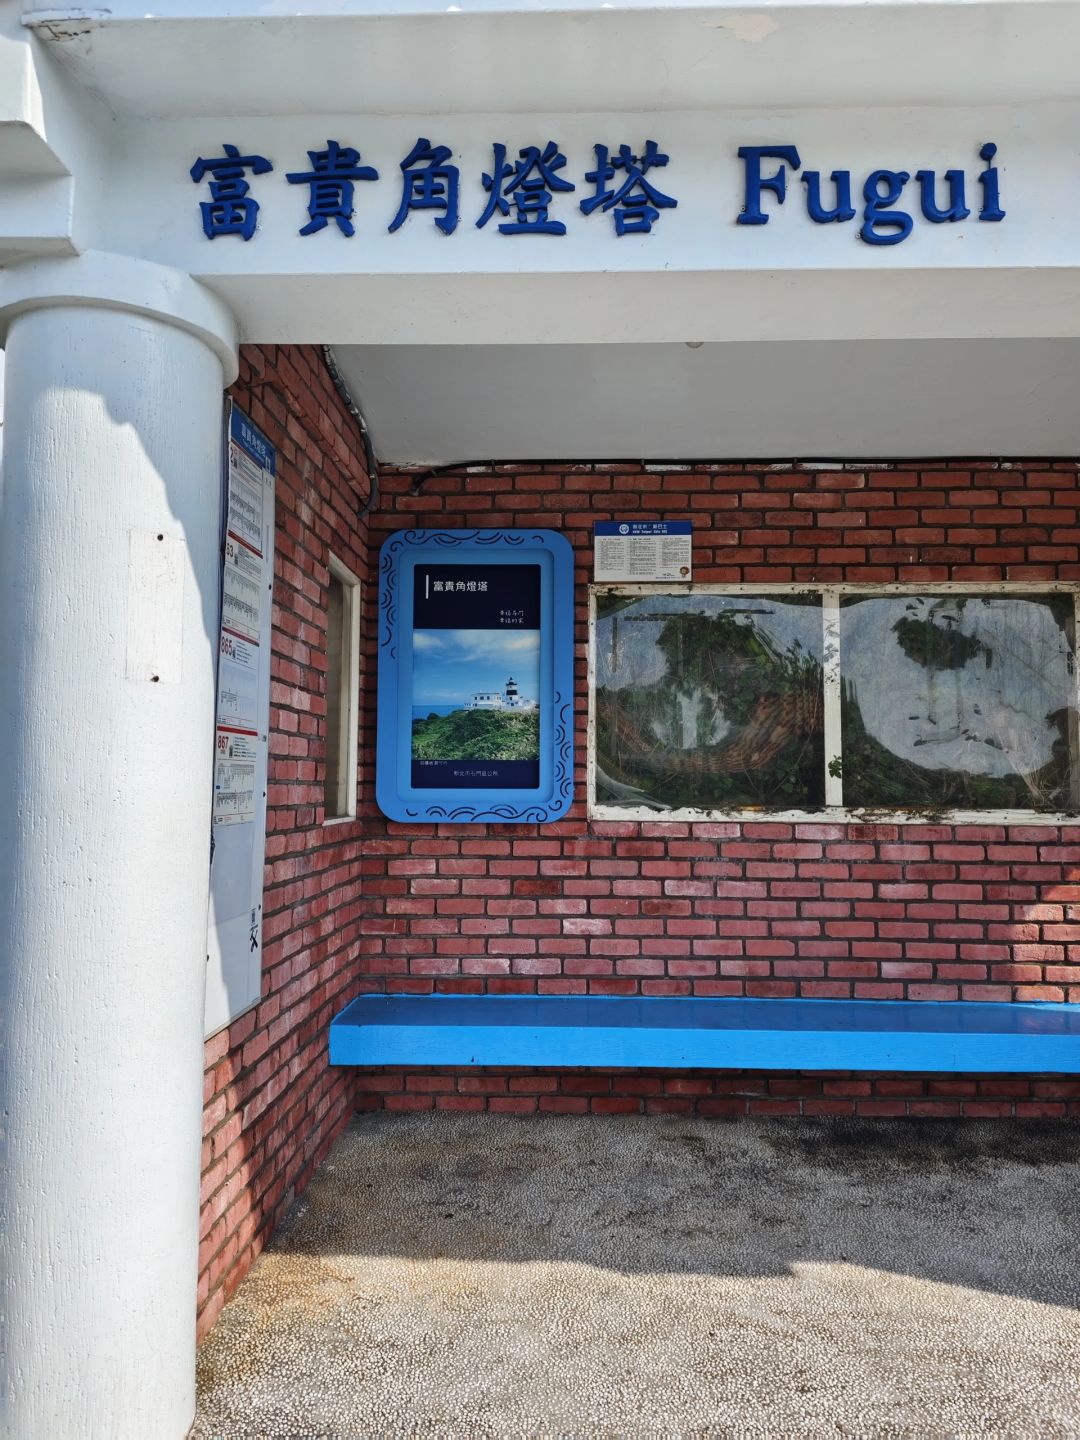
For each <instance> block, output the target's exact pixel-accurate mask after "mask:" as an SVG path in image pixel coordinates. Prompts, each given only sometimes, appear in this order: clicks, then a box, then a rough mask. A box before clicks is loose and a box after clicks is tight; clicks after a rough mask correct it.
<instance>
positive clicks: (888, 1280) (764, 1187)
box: [192, 1114, 1080, 1440]
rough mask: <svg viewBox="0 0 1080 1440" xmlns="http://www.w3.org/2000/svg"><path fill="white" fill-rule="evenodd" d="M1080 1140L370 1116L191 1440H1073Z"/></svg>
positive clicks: (220, 1363)
mask: <svg viewBox="0 0 1080 1440" xmlns="http://www.w3.org/2000/svg"><path fill="white" fill-rule="evenodd" d="M1078 1211H1080V1129H1078V1128H1076V1127H1073V1126H1066V1125H1043V1126H1039V1125H1030V1124H1029V1125H1019V1126H1018V1125H1013V1124H1011V1123H1005V1122H997V1123H993V1124H977V1123H973V1122H969V1123H967V1124H963V1125H952V1124H942V1123H934V1122H928V1121H923V1122H915V1123H913V1124H912V1123H904V1122H884V1121H881V1122H874V1123H865V1124H860V1123H857V1122H853V1121H808V1120H800V1121H793V1122H787V1121H740V1122H737V1123H734V1124H730V1123H722V1122H710V1121H690V1120H673V1119H645V1118H603V1119H601V1118H588V1117H585V1118H581V1119H579V1118H577V1117H569V1118H568V1117H554V1116H553V1117H546V1118H530V1119H520V1118H515V1117H507V1116H497V1115H468V1116H451V1115H447V1114H441V1115H420V1116H418V1115H402V1116H394V1115H385V1114H384V1115H374V1116H369V1117H366V1118H364V1119H359V1120H357V1121H356V1122H355V1123H354V1124H353V1126H352V1128H351V1129H350V1130H349V1131H348V1133H347V1134H346V1135H345V1136H344V1137H343V1138H342V1139H341V1140H340V1141H339V1142H338V1144H337V1145H336V1146H335V1148H334V1150H333V1151H332V1153H331V1155H330V1157H329V1159H328V1160H327V1162H326V1163H325V1164H324V1165H323V1167H322V1169H321V1170H320V1172H319V1174H318V1175H317V1177H316V1178H315V1180H314V1182H313V1183H312V1185H311V1186H310V1188H309V1190H308V1191H307V1193H306V1195H305V1196H304V1198H303V1200H302V1202H301V1203H300V1205H299V1206H298V1207H297V1209H296V1211H295V1212H294V1214H293V1216H292V1218H291V1219H290V1221H289V1223H288V1225H287V1226H286V1227H285V1228H284V1230H283V1231H282V1232H281V1233H280V1234H279V1236H278V1238H277V1240H276V1241H275V1243H274V1244H273V1246H272V1247H271V1248H270V1249H269V1250H268V1251H267V1252H266V1253H265V1254H264V1255H263V1257H262V1258H261V1260H260V1261H259V1263H258V1264H257V1265H256V1266H255V1268H254V1269H253V1270H252V1272H251V1274H250V1276H249V1277H248V1279H247V1280H246V1282H245V1283H244V1285H243V1286H242V1287H241V1289H240V1290H239V1292H238V1293H237V1295H236V1297H235V1298H234V1300H233V1301H232V1303H231V1304H230V1305H229V1306H228V1307H227V1308H226V1309H225V1311H224V1312H223V1314H222V1316H221V1318H220V1320H219V1321H218V1323H217V1325H216V1327H215V1328H214V1330H213V1331H212V1333H211V1334H210V1336H209V1337H208V1339H207V1340H206V1341H205V1342H204V1344H203V1346H202V1349H201V1352H200V1361H199V1388H200V1399H199V1410H198V1416H197V1419H196V1423H195V1427H194V1430H193V1431H192V1435H193V1436H194V1437H199V1440H209V1437H218V1436H222V1437H229V1440H232V1437H238V1436H265V1437H278V1436H281V1437H285V1436H288V1437H300V1436H304V1437H314V1436H320V1437H321V1436H327V1437H352V1436H371V1435H377V1436H384V1435H386V1436H389V1435H423V1436H429V1435H430V1436H436V1435H437V1436H467V1437H473V1436H478V1437H479V1436H500V1437H502V1436H646V1435H716V1436H729V1435H730V1436H739V1437H743V1436H745V1437H752V1436H800V1435H809V1436H817V1435H825V1436H832V1435H842V1436H912V1437H920V1440H924V1437H936V1436H976V1435H994V1436H1033V1437H1034V1436H1037V1437H1040V1440H1041V1437H1049V1436H1069V1437H1073V1436H1080V1308H1078V1307H1080V1223H1078Z"/></svg>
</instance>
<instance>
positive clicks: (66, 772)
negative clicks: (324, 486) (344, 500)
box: [0, 0, 1080, 1440]
mask: <svg viewBox="0 0 1080 1440" xmlns="http://www.w3.org/2000/svg"><path fill="white" fill-rule="evenodd" d="M1077 54H1080V0H972V3H965V4H957V3H953V0H911V3H899V0H871V3H869V4H865V3H864V4H849V3H817V0H789V3H773V0H762V3H759V4H757V5H745V4H739V5H736V4H728V3H723V0H712V3H700V4H699V3H665V0H650V3H637V0H616V3H599V0H595V3H594V0H567V3H563V4H558V3H519V4H516V5H515V4H509V3H503V0H464V3H462V4H460V5H458V4H454V5H440V4H429V3H427V0H415V3H409V4H403V5H396V4H379V3H377V0H312V3H309V4H306V5H305V4H291V5H282V4H279V3H272V0H231V3H228V4H212V3H203V4H199V3H195V0H167V3H163V4H160V5H158V6H156V7H155V8H152V9H151V10H149V11H148V10H147V7H146V6H145V5H136V4H134V3H131V0H117V3H114V4H112V5H111V6H110V7H109V8H108V9H100V10H99V9H94V8H89V9H86V8H82V9H72V10H64V9H40V8H34V7H32V6H30V5H28V4H26V3H23V0H0V340H2V344H3V347H4V353H5V360H6V365H5V370H4V387H5V388H4V427H3V437H4V443H3V471H2V477H3V478H2V491H0V505H2V508H0V703H2V720H3V725H2V731H3V738H2V740H0V746H2V752H0V753H2V754H3V759H4V763H3V767H2V774H3V779H4V783H3V785H0V937H2V943H3V944H4V945H5V946H6V947H7V948H6V953H5V954H4V955H3V976H4V985H3V1001H4V1005H3V1008H4V1011H5V1019H4V1023H5V1026H6V1036H5V1047H4V1060H3V1065H4V1071H3V1088H4V1094H3V1109H4V1114H5V1117H6V1119H5V1126H6V1145H7V1155H6V1159H5V1163H4V1166H3V1182H2V1183H3V1198H4V1226H5V1228H4V1232H3V1239H2V1242H0V1243H2V1247H3V1248H2V1252H0V1258H2V1281H3V1287H4V1288H3V1297H4V1300H3V1318H4V1328H5V1340H4V1353H3V1360H2V1365H3V1371H2V1384H3V1393H4V1397H5V1402H6V1418H5V1419H4V1422H3V1423H4V1426H5V1433H7V1434H10V1435H11V1436H13V1437H15V1436H17V1437H20V1440H34V1437H46V1436H48V1437H60V1436H66V1435H70V1436H77V1435H89V1434H94V1435H100V1436H136V1435H138V1436H162V1437H167V1440H173V1437H180V1436H182V1435H183V1434H184V1433H185V1430H186V1428H187V1426H188V1424H189V1423H190V1420H191V1416H192V1414H193V1408H194V1333H195V1332H194V1323H193V1305H194V1300H193V1297H194V1293H195V1278H196V1269H195V1266H196V1249H197V1240H198V1235H197V1226H198V1191H199V1166H200V1161H199V1135H200V1131H199V1120H200V1079H201V1073H202V1066H203V1052H202V1042H203V1028H202V1016H203V985H204V970H205V956H206V944H205V937H206V919H207V873H208V866H209V845H210V788H209V781H208V777H209V775H210V772H211V767H212V744H213V731H214V677H215V662H216V644H217V633H216V628H215V627H216V623H217V620H216V605H217V596H218V587H219V583H220V582H219V568H218V567H219V552H218V542H219V534H218V527H219V517H220V484H221V443H222V441H221V433H222V429H221V427H222V395H223V391H224V389H225V387H227V386H228V385H229V384H231V383H232V381H233V380H234V379H235V377H236V374H237V363H238V360H237V357H238V346H239V345H240V343H241V342H249V343H254V344H311V345H327V346H331V347H333V352H334V355H335V357H336V361H337V365H338V366H339V368H340V370H341V372H342V373H343V375H344V377H345V379H346V381H347V383H348V386H349V389H350V391H351V392H352V394H353V395H354V396H356V397H357V398H358V399H359V400H360V402H361V404H362V406H363V410H364V413H365V416H366V419H367V421H368V423H369V425H370V428H371V433H372V436H373V438H374V441H375V447H376V450H377V452H378V453H379V455H380V457H382V458H386V459H389V460H391V461H394V462H397V463H413V464H424V465H431V466H435V465H441V464H447V463H450V462H455V461H466V460H479V459H497V460H505V461H522V460H527V459H530V458H536V457H539V458H540V459H541V460H558V459H573V460H579V461H588V460H591V459H620V458H625V457H634V458H636V459H640V460H643V461H646V462H650V461H651V462H659V461H671V462H673V463H675V464H679V463H682V464H686V463H689V462H692V461H694V460H697V459H700V458H702V457H715V458H719V459H725V458H734V457H739V456H743V455H753V456H755V457H762V458H763V459H764V460H766V461H768V460H770V459H776V460H781V459H791V458H792V457H794V458H796V459H804V460H811V459H812V460H822V461H840V460H852V459H863V458H871V459H872V458H873V457H885V458H890V459H896V458H902V457H905V456H926V455H935V456H943V457H956V456H965V455H975V456H999V455H1022V456H1032V455H1033V456H1043V455H1047V456H1049V455H1054V456H1064V455H1075V454H1076V453H1077V451H1078V450H1080V405H1078V404H1077V393H1078V375H1080V364H1078V361H1080V69H1078V67H1077V65H1076V63H1075V57H1076V56H1077ZM649 142H654V146H653V149H652V150H651V151H650V150H649ZM622 146H626V147H628V152H627V153H628V155H629V156H630V161H631V162H633V163H636V164H637V165H638V169H639V171H640V172H641V173H642V174H643V175H644V176H645V178H646V179H647V180H648V181H649V182H650V184H651V185H652V187H653V191H654V192H658V193H659V194H660V195H661V196H662V197H663V200H666V201H668V202H672V201H673V202H675V203H673V204H672V203H667V204H665V203H663V200H662V201H661V203H657V202H656V200H655V193H653V196H652V200H651V201H650V204H651V207H652V209H651V214H652V218H651V220H649V221H648V222H647V223H646V221H643V220H642V213H643V211H642V204H641V203H638V202H640V198H641V195H642V194H643V193H646V194H648V193H649V192H647V191H646V192H643V191H642V189H641V188H640V187H639V188H638V190H637V191H636V192H635V193H636V197H637V200H636V201H635V204H632V205H631V206H629V207H627V206H626V205H625V204H624V203H623V202H620V201H617V200H616V201H613V203H612V204H610V205H607V204H606V200H605V195H606V197H607V198H608V199H610V198H611V197H612V195H613V193H614V192H615V191H617V190H618V188H619V185H620V183H621V181H622V179H624V178H629V176H630V170H629V169H628V168H627V165H626V163H624V164H623V167H622V168H620V167H619V166H618V165H615V166H612V165H611V163H610V162H611V158H612V157H617V156H618V155H619V153H620V147H622ZM529 147H535V154H533V155H532V156H531V158H530V157H529V156H527V155H526V154H524V153H523V152H527V151H528V150H529ZM444 152H445V153H444ZM545 156H546V157H547V158H546V161H545ZM646 156H651V157H652V159H651V163H649V164H646V165H642V164H641V162H642V159H643V157H646ZM410 157H414V158H413V159H412V161H411V162H410ZM658 157H665V158H663V160H661V159H660V158H658ZM545 165H546V169H545V168H544V166H545ZM530 166H531V167H532V169H531V172H530V171H529V167H530ZM515 167H517V168H516V169H515ZM367 172H370V173H367ZM590 176H592V177H593V178H591V179H590V178H589V177H590ZM900 176H903V177H904V178H903V179H902V180H901V179H900V178H899V177H900ZM485 177H486V179H485ZM213 186H218V187H219V188H218V189H217V190H216V191H215V190H214V189H213V188H212V187H213ZM545 197H546V198H545ZM589 200H595V201H596V203H595V204H594V205H592V206H590V207H588V208H585V207H583V202H587V201H589ZM499 201H501V202H502V205H501V206H500V204H499V203H498V202H499ZM406 202H409V203H406ZM635 205H636V208H635ZM493 207H494V208H493ZM646 208H647V207H646ZM849 212H850V213H849ZM961 212H963V213H961ZM627 216H629V217H630V218H629V219H627V218H626V217H627ZM440 221H442V222H443V223H442V224H440V223H439V222H440ZM396 222H399V223H396ZM635 227H636V228H635Z"/></svg>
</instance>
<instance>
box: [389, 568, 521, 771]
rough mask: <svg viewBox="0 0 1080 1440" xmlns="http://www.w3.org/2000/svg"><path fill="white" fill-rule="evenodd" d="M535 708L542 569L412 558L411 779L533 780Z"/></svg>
mask: <svg viewBox="0 0 1080 1440" xmlns="http://www.w3.org/2000/svg"><path fill="white" fill-rule="evenodd" d="M539 706H540V566H539V565H482V564H477V565H472V564H431V565H427V564H424V565H418V566H417V567H416V569H415V571H414V572H413V671H412V783H413V785H414V786H415V787H417V788H422V789H426V788H429V787H430V788H433V789H435V788H437V789H444V788H449V789H478V788H479V789H501V788H518V787H521V788H530V787H534V786H536V785H537V784H539V778H540V708H539Z"/></svg>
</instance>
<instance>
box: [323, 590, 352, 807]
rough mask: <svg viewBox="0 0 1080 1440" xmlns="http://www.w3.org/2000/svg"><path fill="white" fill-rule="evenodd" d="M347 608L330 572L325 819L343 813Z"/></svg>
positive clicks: (344, 797)
mask: <svg viewBox="0 0 1080 1440" xmlns="http://www.w3.org/2000/svg"><path fill="white" fill-rule="evenodd" d="M347 610H348V604H347V601H346V597H345V586H344V585H343V584H342V583H341V581H340V580H339V579H338V577H337V576H336V575H331V576H330V584H329V589H328V594H327V598H326V783H325V786H324V789H323V806H324V811H325V814H326V816H327V817H328V818H333V817H337V816H340V815H344V814H345V813H346V803H345V802H346V798H347V797H346V791H345V787H346V782H347V779H348V775H347V768H348V767H347V765H346V761H345V751H344V747H343V743H342V742H343V740H344V739H345V724H346V723H347V717H348V692H347V689H346V685H345V668H346V664H347V661H346V656H347V654H348V637H347V635H346V624H345V618H346V613H347Z"/></svg>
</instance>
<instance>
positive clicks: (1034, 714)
mask: <svg viewBox="0 0 1080 1440" xmlns="http://www.w3.org/2000/svg"><path fill="white" fill-rule="evenodd" d="M1074 644H1075V639H1074V635H1073V600H1072V596H1071V595H1022V596H1021V595H985V596H973V595H890V596H880V597H879V596H872V597H871V596H856V595H851V596H846V597H844V598H843V599H842V601H841V620H840V674H841V682H842V687H843V705H842V708H843V730H842V754H843V785H844V803H845V805H849V806H850V805H855V806H860V805H887V806H897V807H900V808H910V807H912V806H929V807H932V808H933V809H935V810H936V809H945V808H956V809H963V810H969V809H971V810H980V809H982V810H987V809H1017V810H1047V809H1069V808H1071V800H1070V795H1071V786H1070V758H1069V757H1070V752H1071V751H1074V748H1075V729H1076V709H1075V682H1074V679H1073V656H1074Z"/></svg>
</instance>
